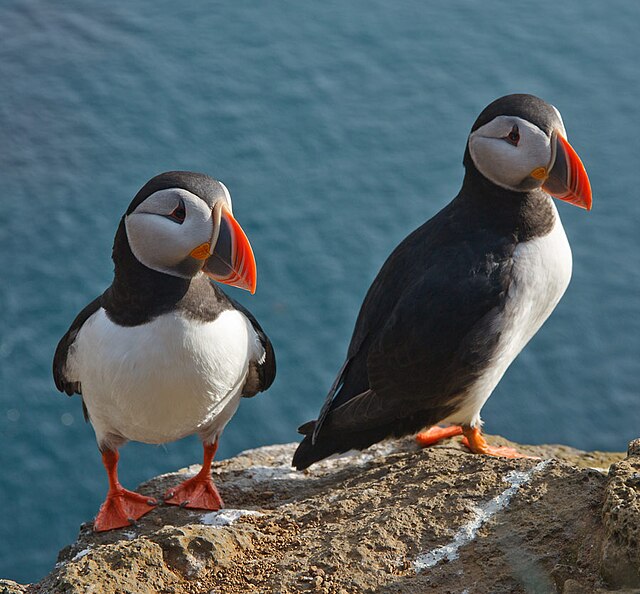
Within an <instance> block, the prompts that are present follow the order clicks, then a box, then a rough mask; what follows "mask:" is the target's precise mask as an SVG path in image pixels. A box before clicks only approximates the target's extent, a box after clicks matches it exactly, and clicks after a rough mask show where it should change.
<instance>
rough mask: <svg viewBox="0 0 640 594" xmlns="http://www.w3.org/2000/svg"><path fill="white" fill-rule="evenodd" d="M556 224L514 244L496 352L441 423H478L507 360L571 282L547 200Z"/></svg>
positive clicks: (564, 245)
mask: <svg viewBox="0 0 640 594" xmlns="http://www.w3.org/2000/svg"><path fill="white" fill-rule="evenodd" d="M549 202H550V203H551V205H552V207H553V210H554V215H555V225H554V227H553V229H552V230H551V232H550V233H549V234H547V235H545V236H544V237H536V238H535V239H532V240H530V241H525V242H523V243H521V244H519V245H518V246H517V247H516V249H515V252H514V255H513V258H514V269H513V281H512V283H511V286H510V287H509V292H508V295H507V303H506V306H505V309H504V311H503V312H502V314H501V315H499V316H496V318H495V320H494V324H495V325H496V326H499V327H500V332H501V335H500V341H499V343H498V347H497V350H496V353H495V355H494V357H493V359H492V361H491V364H490V365H489V367H488V368H487V370H486V372H485V373H484V374H483V375H482V377H481V378H480V379H479V380H478V381H477V382H476V383H475V384H474V385H473V386H472V387H471V388H470V389H469V390H468V391H467V393H465V394H464V395H463V396H462V397H461V400H460V404H461V406H460V408H459V409H458V410H457V411H456V412H455V413H453V414H452V415H451V416H450V417H448V418H447V419H445V422H450V423H456V424H465V425H471V426H474V427H475V426H480V425H481V424H482V421H481V419H480V410H481V409H482V407H483V405H484V403H485V402H486V401H487V399H488V398H489V396H490V395H491V392H493V390H494V388H495V387H496V386H497V385H498V382H499V381H500V379H501V378H502V376H503V375H504V372H505V371H506V370H507V368H508V367H509V365H510V364H511V362H512V361H513V360H514V359H515V358H516V357H517V356H518V354H519V353H520V351H521V350H522V349H523V348H524V346H525V345H526V344H527V343H528V342H529V340H531V338H532V337H533V336H534V335H535V333H536V332H537V331H538V330H539V329H540V327H541V326H542V324H543V323H544V322H545V320H546V319H547V318H548V317H549V315H550V314H551V312H552V311H553V310H554V309H555V307H556V305H557V304H558V302H559V301H560V298H561V297H562V295H563V294H564V292H565V290H566V288H567V286H568V285H569V281H570V280H571V268H572V259H571V248H570V247H569V242H568V240H567V236H566V234H565V232H564V228H563V227H562V223H561V222H560V217H559V216H558V211H557V210H556V207H555V205H554V204H553V202H551V199H549Z"/></svg>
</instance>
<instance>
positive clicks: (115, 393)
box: [68, 308, 259, 443]
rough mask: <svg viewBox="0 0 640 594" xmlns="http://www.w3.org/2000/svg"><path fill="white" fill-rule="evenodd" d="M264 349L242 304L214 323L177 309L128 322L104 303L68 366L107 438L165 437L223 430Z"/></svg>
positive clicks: (155, 439)
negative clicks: (112, 316) (255, 359)
mask: <svg viewBox="0 0 640 594" xmlns="http://www.w3.org/2000/svg"><path fill="white" fill-rule="evenodd" d="M258 348H259V347H258V341H257V337H256V334H255V332H254V331H253V328H252V327H251V325H250V323H249V321H248V320H247V319H246V317H245V316H244V315H243V314H242V313H241V312H239V311H237V310H227V311H223V312H222V313H220V315H219V316H218V317H217V318H216V319H215V320H213V321H208V322H203V321H197V320H193V319H190V318H189V317H187V316H185V315H184V314H183V313H181V312H180V311H179V310H175V311H173V312H169V313H166V314H163V315H160V316H158V317H157V318H155V319H153V320H152V321H150V322H148V323H146V324H141V325H139V326H133V327H127V326H119V325H118V324H116V323H114V322H112V321H111V320H110V319H109V316H108V315H107V313H106V311H105V310H104V309H102V308H100V309H99V310H98V311H97V312H96V313H95V314H94V315H93V316H92V317H91V318H90V319H89V320H87V322H86V323H85V324H84V325H83V327H82V329H81V331H80V332H79V334H78V338H77V339H76V344H75V348H74V351H73V353H72V355H71V357H70V358H69V361H68V366H69V370H70V372H71V373H72V374H73V375H74V376H76V377H78V378H79V380H80V382H81V384H82V392H83V400H84V402H85V404H86V407H87V410H88V413H89V416H90V418H91V422H92V424H93V426H94V428H95V430H96V436H97V438H98V442H99V443H102V442H109V441H110V440H114V439H115V440H116V441H117V440H118V438H124V439H126V440H135V441H141V442H145V443H163V442H168V441H173V440H176V439H180V438H182V437H184V436H186V435H189V434H192V433H196V432H197V433H201V434H202V435H208V434H214V433H219V432H220V431H221V430H222V428H223V427H224V426H225V425H226V423H227V422H228V420H229V419H230V418H231V416H232V415H233V413H234V412H235V410H236V408H237V406H238V402H239V399H240V394H241V390H242V386H243V384H244V382H245V380H246V377H247V373H248V368H249V361H250V359H251V358H252V357H255V355H256V353H257V351H258Z"/></svg>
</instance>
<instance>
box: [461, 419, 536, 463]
mask: <svg viewBox="0 0 640 594" xmlns="http://www.w3.org/2000/svg"><path fill="white" fill-rule="evenodd" d="M462 432H463V433H464V438H463V439H462V444H463V445H464V446H466V447H467V448H469V450H471V452H472V453H474V454H484V455H485V456H495V457H498V458H528V459H529V460H539V459H540V458H537V457H536V456H528V455H527V454H522V453H521V452H519V451H518V450H516V449H514V448H509V447H506V446H490V445H489V444H488V443H487V440H486V439H485V438H484V436H483V435H482V433H481V432H480V429H478V428H477V427H468V428H467V427H465V428H463V429H462Z"/></svg>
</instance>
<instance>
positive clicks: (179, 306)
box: [53, 171, 276, 532]
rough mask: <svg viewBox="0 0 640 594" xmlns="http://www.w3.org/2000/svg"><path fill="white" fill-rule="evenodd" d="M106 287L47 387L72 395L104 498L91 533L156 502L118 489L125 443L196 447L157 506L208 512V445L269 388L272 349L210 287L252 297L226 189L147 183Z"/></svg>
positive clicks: (215, 505)
mask: <svg viewBox="0 0 640 594" xmlns="http://www.w3.org/2000/svg"><path fill="white" fill-rule="evenodd" d="M112 259H113V262H114V277H113V281H112V283H111V285H110V286H109V287H108V288H107V289H106V291H105V292H104V293H102V295H100V296H99V297H97V298H96V299H94V300H93V301H92V302H91V303H89V304H88V305H87V306H86V307H85V308H84V309H83V310H82V311H81V312H80V313H79V314H78V315H77V317H76V318H75V320H74V321H73V323H72V324H71V326H70V328H69V329H68V330H67V332H66V333H65V335H64V336H63V337H62V339H61V340H60V342H59V344H58V346H57V349H56V351H55V355H54V358H53V377H54V381H55V385H56V387H57V388H58V390H60V391H61V392H65V393H66V394H68V395H69V396H71V395H72V394H79V395H80V397H81V400H82V406H83V411H84V415H85V419H86V420H87V421H89V422H90V423H91V424H92V426H93V429H94V431H95V435H96V441H97V444H98V448H99V450H100V452H101V454H102V462H103V464H104V467H105V469H106V472H107V476H108V481H109V490H108V493H107V496H106V499H105V501H104V503H103V504H102V506H101V507H100V510H99V512H98V514H97V516H96V518H95V521H94V530H96V531H98V532H101V531H106V530H112V529H115V528H122V527H125V526H129V525H131V524H132V523H133V522H135V521H136V520H138V519H139V518H140V517H142V516H143V515H144V514H146V513H148V512H149V511H151V510H152V509H153V508H154V507H155V506H156V505H157V504H158V501H156V500H155V499H152V498H149V497H146V496H144V495H141V494H139V493H136V492H134V491H129V490H127V489H125V488H124V487H123V486H122V485H121V484H120V482H119V480H118V459H119V454H118V449H119V448H120V447H121V446H122V445H123V444H125V443H126V442H128V441H138V442H143V443H149V444H161V443H166V442H169V441H175V440H178V439H181V438H183V437H186V436H188V435H191V434H197V435H198V436H199V437H200V439H201V440H202V444H203V449H204V456H203V463H202V469H201V470H200V471H199V472H198V473H197V474H196V475H195V476H194V477H192V478H189V479H188V480H186V481H184V482H183V483H181V484H180V485H177V486H175V487H173V488H171V489H169V491H168V492H167V493H166V494H165V496H164V502H165V503H167V504H171V505H180V506H183V507H188V508H196V509H205V510H218V509H220V508H221V507H222V506H223V501H222V498H221V497H220V494H219V493H218V491H217V489H216V487H215V485H214V483H213V481H212V479H211V472H210V470H211V463H212V461H213V458H214V456H215V453H216V449H217V447H218V439H219V437H220V434H221V433H222V431H223V429H224V427H225V425H226V424H227V423H228V422H229V420H230V419H231V417H232V416H233V414H234V413H235V412H236V410H237V408H238V405H239V402H240V399H241V398H242V397H251V396H254V395H256V394H257V393H258V392H262V391H264V390H266V389H267V388H269V386H270V385H271V384H272V382H273V380H274V378H275V374H276V361H275V355H274V351H273V346H272V344H271V342H270V341H269V338H268V337H267V335H266V334H265V332H264V331H263V329H262V328H261V326H260V324H259V323H258V322H257V320H256V319H255V317H254V316H253V315H252V314H251V313H250V312H249V311H248V310H247V309H246V308H244V307H243V306H242V305H240V304H239V303H238V302H236V301H235V300H233V299H232V298H231V297H229V296H228V295H226V294H225V293H224V292H223V291H222V289H221V288H220V287H219V286H218V285H217V284H214V283H213V282H211V280H213V281H216V282H218V283H224V284H226V285H230V286H234V287H239V288H242V289H246V290H248V291H250V292H251V293H252V294H253V293H255V290H256V281H257V273H256V262H255V258H254V255H253V251H252V249H251V245H250V243H249V240H248V239H247V236H246V235H245V233H244V231H243V229H242V227H241V226H240V224H239V223H238V222H237V221H236V219H235V218H234V217H233V207H232V203H231V196H230V194H229V191H228V190H227V188H226V186H225V185H224V184H223V183H222V182H220V181H217V180H215V179H213V178H212V177H209V176H208V175H205V174H202V173H195V172H190V171H169V172H166V173H162V174H160V175H157V176H155V177H153V178H152V179H150V180H149V181H148V182H147V183H146V184H145V185H144V186H143V187H142V188H141V189H140V190H139V191H138V193H137V194H136V195H135V197H134V198H133V200H132V202H131V204H130V205H129V207H128V208H127V210H126V212H125V214H124V215H123V216H122V218H121V220H120V224H119V226H118V229H117V232H116V235H115V240H114V244H113V251H112Z"/></svg>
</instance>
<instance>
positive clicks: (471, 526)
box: [413, 460, 551, 573]
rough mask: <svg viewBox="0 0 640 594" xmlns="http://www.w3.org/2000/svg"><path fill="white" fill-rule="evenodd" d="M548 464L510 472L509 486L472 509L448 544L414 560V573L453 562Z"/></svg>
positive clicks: (544, 461) (508, 476) (543, 463)
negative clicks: (466, 519) (465, 521)
mask: <svg viewBox="0 0 640 594" xmlns="http://www.w3.org/2000/svg"><path fill="white" fill-rule="evenodd" d="M550 462H551V461H550V460H543V461H542V462H539V463H538V464H536V466H534V467H533V468H532V469H531V470H528V471H527V472H521V471H519V470H512V471H511V472H510V473H509V474H508V475H507V476H505V477H504V480H505V481H506V482H507V483H509V484H510V485H511V486H510V487H508V488H507V489H505V490H504V491H503V492H502V493H500V494H499V495H496V496H495V497H494V498H493V499H491V500H490V501H488V502H487V503H485V504H484V505H482V506H480V507H475V508H474V509H473V514H474V517H473V519H472V520H471V521H470V522H468V523H467V524H465V525H464V526H461V527H460V528H459V529H458V531H457V532H456V533H455V535H454V537H453V540H452V541H451V542H450V543H449V544H446V545H443V546H441V547H437V548H435V549H432V550H431V551H428V552H427V553H422V554H420V555H418V556H417V557H416V558H415V560H414V562H413V568H414V569H415V571H416V573H419V572H421V571H424V570H425V569H429V568H431V567H434V566H436V565H437V564H438V563H440V562H441V561H444V560H447V561H453V560H455V559H457V558H458V551H459V550H460V548H461V547H463V546H465V545H467V544H469V543H470V542H471V541H472V540H474V539H475V538H476V536H477V534H478V530H479V529H480V528H481V527H482V526H483V524H486V523H487V522H488V521H489V520H490V519H491V518H493V516H495V515H496V514H497V513H498V512H499V511H501V510H503V509H504V508H505V507H507V505H509V502H510V501H511V498H512V497H513V496H514V495H515V494H516V493H517V492H518V490H519V489H520V487H522V485H525V484H527V483H528V482H529V481H530V480H531V479H532V477H533V475H534V474H536V473H537V472H540V471H541V470H542V469H543V468H544V467H545V466H547V465H548V464H549V463H550Z"/></svg>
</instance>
